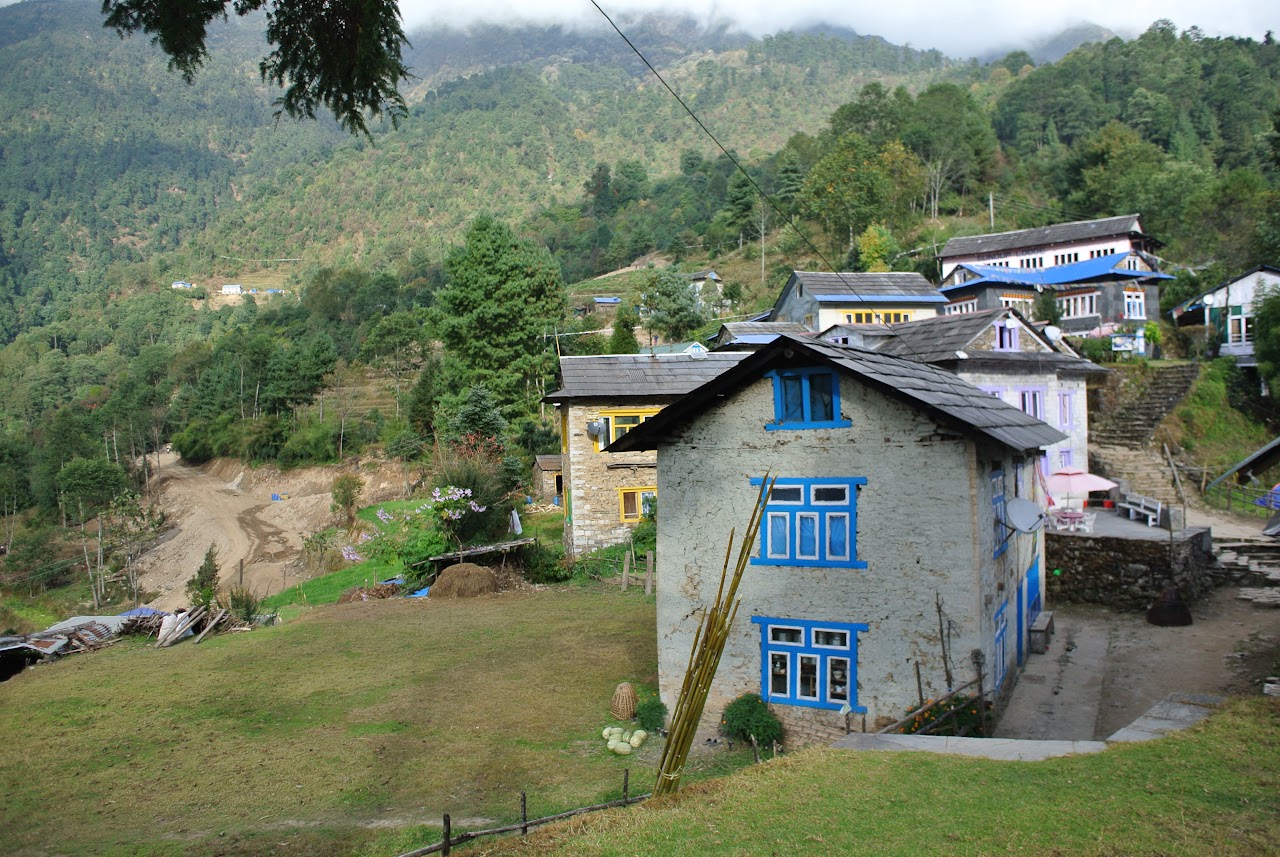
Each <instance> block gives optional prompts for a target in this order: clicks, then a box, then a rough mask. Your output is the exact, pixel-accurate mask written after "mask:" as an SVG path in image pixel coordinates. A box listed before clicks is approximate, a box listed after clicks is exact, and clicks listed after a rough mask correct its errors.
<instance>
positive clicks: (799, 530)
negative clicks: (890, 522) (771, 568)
mask: <svg viewBox="0 0 1280 857" xmlns="http://www.w3.org/2000/svg"><path fill="white" fill-rule="evenodd" d="M760 482H761V479H760V478H759V477H752V479H751V484H752V485H756V486H758V485H760ZM866 484H867V478H866V477H865V476H841V477H823V478H818V479H800V478H779V479H777V480H775V481H774V483H773V490H772V491H771V492H770V494H769V499H768V501H767V504H766V506H765V510H764V520H763V521H762V522H761V525H760V555H759V556H754V557H752V558H751V563H752V564H753V565H805V566H823V567H832V568H866V567H867V564H866V563H865V562H863V561H861V560H859V559H858V488H860V487H861V486H863V485H866Z"/></svg>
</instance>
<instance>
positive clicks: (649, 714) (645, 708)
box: [635, 696, 667, 732]
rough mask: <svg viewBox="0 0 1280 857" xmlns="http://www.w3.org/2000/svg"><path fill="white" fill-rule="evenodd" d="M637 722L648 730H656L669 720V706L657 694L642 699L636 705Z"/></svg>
mask: <svg viewBox="0 0 1280 857" xmlns="http://www.w3.org/2000/svg"><path fill="white" fill-rule="evenodd" d="M635 719H636V723H637V724H639V726H640V728H641V729H643V730H645V731H646V732H656V731H658V730H659V729H661V728H662V727H663V726H664V725H665V724H666V722H667V706H666V704H665V703H663V701H662V700H661V699H659V698H658V697H657V696H651V697H648V698H647V699H644V700H641V701H640V703H639V704H637V705H636V717H635Z"/></svg>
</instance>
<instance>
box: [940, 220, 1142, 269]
mask: <svg viewBox="0 0 1280 857" xmlns="http://www.w3.org/2000/svg"><path fill="white" fill-rule="evenodd" d="M1138 219H1139V215H1137V214H1122V215H1120V216H1119V217H1103V218H1100V219H1098V220H1077V221H1075V222H1073V223H1055V224H1053V225H1052V226H1038V227H1036V228H1034V229H1015V230H1013V231H1012V232H994V233H992V234H990V235H962V236H957V237H955V238H952V239H951V240H949V241H948V242H947V243H946V245H945V246H944V247H943V248H942V253H941V254H940V255H941V257H942V258H943V259H949V258H951V257H953V256H971V255H977V254H979V253H1000V252H1006V251H1009V250H1018V249H1022V248H1028V249H1029V248H1032V247H1043V246H1047V245H1051V244H1066V243H1069V242H1073V241H1092V240H1096V239H1099V238H1111V237H1115V236H1120V235H1124V236H1128V235H1133V234H1138V235H1143V232H1142V225H1141V224H1140V223H1139V220H1138ZM1143 237H1147V236H1145V235H1144V236H1143Z"/></svg>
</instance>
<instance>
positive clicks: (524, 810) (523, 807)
mask: <svg viewBox="0 0 1280 857" xmlns="http://www.w3.org/2000/svg"><path fill="white" fill-rule="evenodd" d="M520 835H521V836H528V835H529V799H528V797H527V796H526V795H525V793H524V792H520Z"/></svg>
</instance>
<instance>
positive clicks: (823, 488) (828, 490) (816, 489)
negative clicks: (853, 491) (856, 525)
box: [813, 485, 849, 503]
mask: <svg viewBox="0 0 1280 857" xmlns="http://www.w3.org/2000/svg"><path fill="white" fill-rule="evenodd" d="M813 502H815V503H847V502H849V486H847V485H815V486H813Z"/></svg>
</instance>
